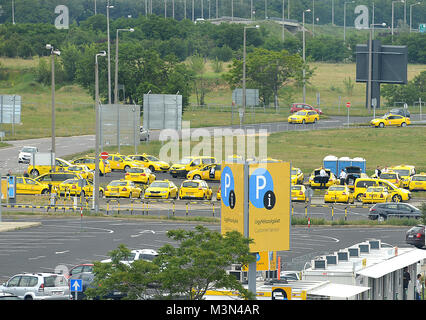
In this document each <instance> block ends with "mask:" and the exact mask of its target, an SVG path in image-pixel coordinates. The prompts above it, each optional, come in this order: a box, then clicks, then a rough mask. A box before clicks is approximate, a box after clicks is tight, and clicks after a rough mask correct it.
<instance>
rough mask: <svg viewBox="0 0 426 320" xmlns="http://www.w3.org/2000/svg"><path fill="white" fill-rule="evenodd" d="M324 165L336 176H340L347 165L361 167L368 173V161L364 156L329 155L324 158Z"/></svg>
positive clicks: (363, 171)
mask: <svg viewBox="0 0 426 320" xmlns="http://www.w3.org/2000/svg"><path fill="white" fill-rule="evenodd" d="M323 167H324V168H325V169H330V171H331V172H333V173H334V175H335V176H339V173H340V171H342V169H345V168H346V167H359V168H361V172H362V173H366V162H365V159H364V158H352V159H351V158H349V157H340V158H337V157H336V156H332V155H329V156H326V157H325V158H324V159H323Z"/></svg>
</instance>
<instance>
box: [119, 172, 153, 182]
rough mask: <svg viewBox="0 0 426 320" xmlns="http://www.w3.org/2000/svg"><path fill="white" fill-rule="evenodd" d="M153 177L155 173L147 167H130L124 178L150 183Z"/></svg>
mask: <svg viewBox="0 0 426 320" xmlns="http://www.w3.org/2000/svg"><path fill="white" fill-rule="evenodd" d="M155 178H156V177H155V174H153V173H151V170H149V169H147V168H130V169H129V170H127V172H126V175H125V177H124V179H125V180H129V181H133V182H137V183H144V184H151V183H152V182H153V181H154V180H155Z"/></svg>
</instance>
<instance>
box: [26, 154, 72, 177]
mask: <svg viewBox="0 0 426 320" xmlns="http://www.w3.org/2000/svg"><path fill="white" fill-rule="evenodd" d="M69 166H72V164H71V163H70V162H68V161H67V160H64V159H62V158H56V159H55V171H65V170H66V169H67V168H68V167H69ZM51 171H53V166H51V165H37V164H36V165H35V166H33V165H29V166H28V168H27V172H28V174H29V175H31V176H33V177H38V176H40V175H42V174H45V173H48V172H51Z"/></svg>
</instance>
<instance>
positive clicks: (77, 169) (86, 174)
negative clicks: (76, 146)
mask: <svg viewBox="0 0 426 320" xmlns="http://www.w3.org/2000/svg"><path fill="white" fill-rule="evenodd" d="M65 171H68V172H72V173H78V174H80V175H81V177H82V178H84V179H89V180H93V172H92V171H90V169H89V168H88V167H87V166H85V165H80V166H77V165H74V166H69V167H67V168H66V170H65Z"/></svg>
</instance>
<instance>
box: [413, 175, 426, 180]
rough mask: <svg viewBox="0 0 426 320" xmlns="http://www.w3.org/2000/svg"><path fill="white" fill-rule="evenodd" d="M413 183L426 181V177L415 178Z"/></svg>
mask: <svg viewBox="0 0 426 320" xmlns="http://www.w3.org/2000/svg"><path fill="white" fill-rule="evenodd" d="M412 181H426V176H414V177H413V178H412Z"/></svg>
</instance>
